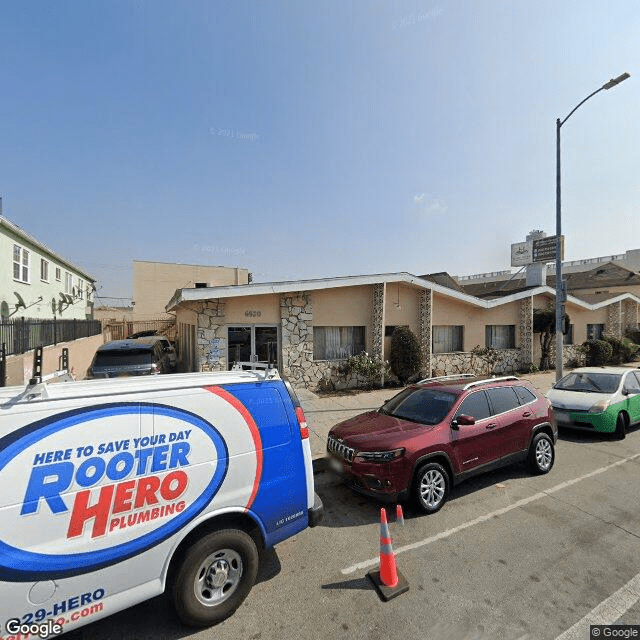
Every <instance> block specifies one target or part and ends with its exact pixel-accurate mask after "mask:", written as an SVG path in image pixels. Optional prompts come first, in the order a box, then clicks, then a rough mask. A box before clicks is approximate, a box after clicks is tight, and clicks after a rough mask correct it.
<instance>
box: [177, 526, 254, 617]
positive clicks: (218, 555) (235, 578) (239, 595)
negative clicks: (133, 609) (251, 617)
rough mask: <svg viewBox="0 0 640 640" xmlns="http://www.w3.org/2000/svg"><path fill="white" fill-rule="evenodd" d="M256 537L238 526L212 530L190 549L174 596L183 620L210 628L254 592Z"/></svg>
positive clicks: (178, 569)
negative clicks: (250, 592)
mask: <svg viewBox="0 0 640 640" xmlns="http://www.w3.org/2000/svg"><path fill="white" fill-rule="evenodd" d="M258 562H259V560H258V550H257V548H256V544H255V542H254V541H253V538H252V537H251V536H250V535H248V534H247V533H245V532H244V531H240V530H238V529H225V530H222V531H216V532H214V533H210V534H208V535H206V536H204V537H203V538H201V539H200V540H198V541H197V542H196V543H195V544H194V545H193V546H192V547H190V548H189V550H188V551H187V552H186V554H185V556H184V558H183V559H182V561H181V563H180V566H179V567H178V568H177V571H176V573H175V579H174V581H173V585H172V599H173V604H174V607H175V609H176V613H177V614H178V617H179V618H180V620H182V622H184V623H185V624H188V625H191V626H194V627H207V626H209V625H212V624H216V623H218V622H221V621H222V620H224V619H225V618H228V617H229V616H230V615H231V614H232V613H233V612H234V611H235V610H236V609H237V608H238V607H239V606H240V605H241V604H242V602H243V600H244V599H245V598H246V597H247V595H248V594H249V591H251V587H252V586H253V583H254V582H255V579H256V575H257V573H258Z"/></svg>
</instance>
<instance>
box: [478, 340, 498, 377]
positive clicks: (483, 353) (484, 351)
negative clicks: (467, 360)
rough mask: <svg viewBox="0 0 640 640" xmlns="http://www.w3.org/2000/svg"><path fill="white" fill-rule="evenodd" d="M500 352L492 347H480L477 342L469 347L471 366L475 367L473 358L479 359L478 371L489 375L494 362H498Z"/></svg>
mask: <svg viewBox="0 0 640 640" xmlns="http://www.w3.org/2000/svg"><path fill="white" fill-rule="evenodd" d="M500 357H501V356H500V352H499V351H498V350H497V349H494V348H493V347H481V346H480V345H479V344H477V345H476V346H475V347H473V349H471V368H472V369H475V363H474V359H475V358H477V359H478V360H480V363H481V365H480V367H479V368H480V371H478V373H481V374H483V375H491V374H492V373H493V370H494V369H495V366H496V364H498V362H500Z"/></svg>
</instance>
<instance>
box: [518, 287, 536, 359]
mask: <svg viewBox="0 0 640 640" xmlns="http://www.w3.org/2000/svg"><path fill="white" fill-rule="evenodd" d="M518 338H519V344H520V362H521V363H522V364H523V365H525V364H530V363H532V362H533V298H523V299H522V300H521V301H520V322H519V324H518Z"/></svg>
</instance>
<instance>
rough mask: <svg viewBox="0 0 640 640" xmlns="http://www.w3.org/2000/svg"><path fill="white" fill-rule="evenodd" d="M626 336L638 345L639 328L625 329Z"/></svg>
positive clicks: (639, 339) (639, 338)
mask: <svg viewBox="0 0 640 640" xmlns="http://www.w3.org/2000/svg"><path fill="white" fill-rule="evenodd" d="M626 337H627V338H629V340H631V342H633V343H635V344H637V345H640V329H627V334H626Z"/></svg>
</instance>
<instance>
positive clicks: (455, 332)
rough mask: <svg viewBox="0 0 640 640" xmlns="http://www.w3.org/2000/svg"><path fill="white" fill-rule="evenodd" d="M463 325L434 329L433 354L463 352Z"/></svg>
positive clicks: (442, 326)
mask: <svg viewBox="0 0 640 640" xmlns="http://www.w3.org/2000/svg"><path fill="white" fill-rule="evenodd" d="M463 328H464V327H463V326H462V325H439V326H438V325H436V326H434V327H433V347H432V351H433V353H453V352H454V351H462V330H463Z"/></svg>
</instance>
